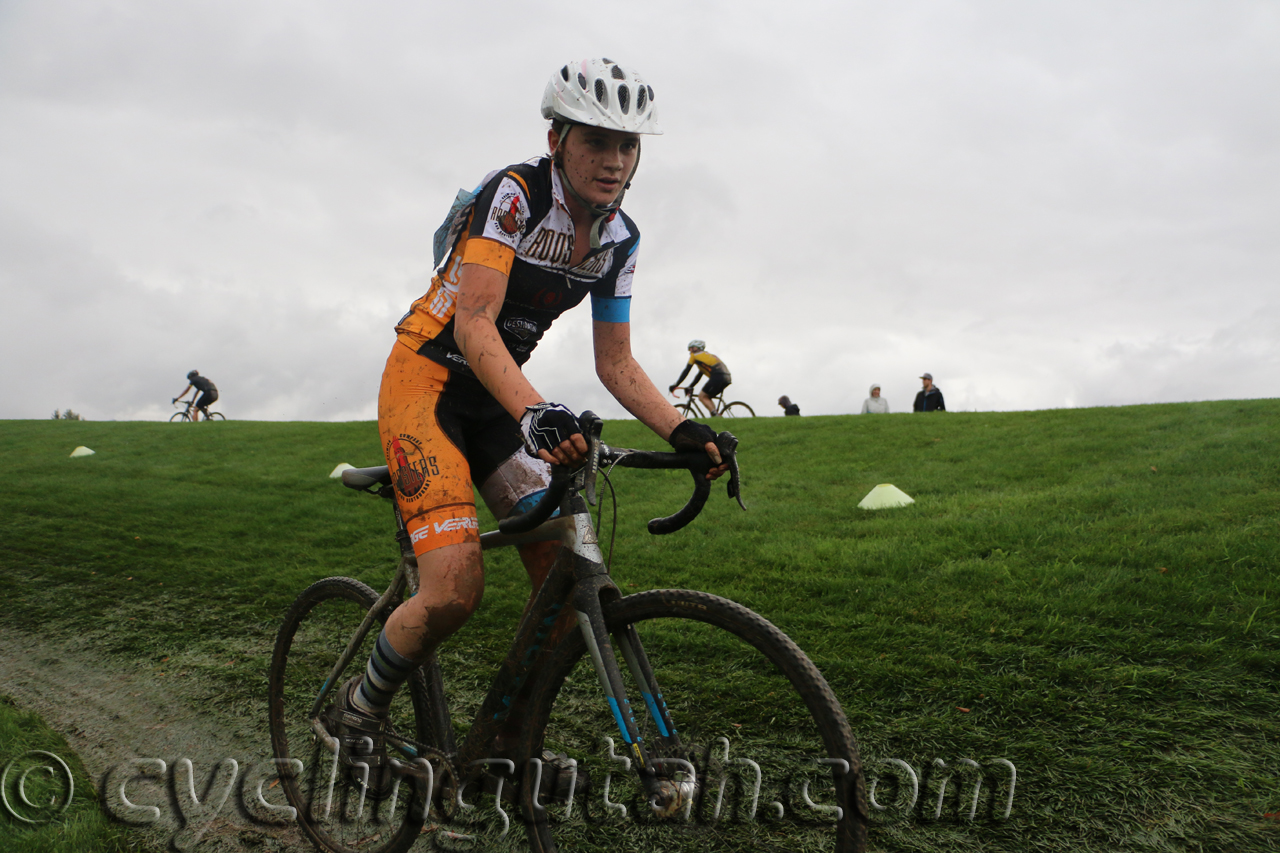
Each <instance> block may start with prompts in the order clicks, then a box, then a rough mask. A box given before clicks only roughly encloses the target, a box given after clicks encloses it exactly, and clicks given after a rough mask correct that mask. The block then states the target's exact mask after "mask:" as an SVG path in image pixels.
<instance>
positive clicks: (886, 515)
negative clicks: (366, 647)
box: [0, 400, 1280, 851]
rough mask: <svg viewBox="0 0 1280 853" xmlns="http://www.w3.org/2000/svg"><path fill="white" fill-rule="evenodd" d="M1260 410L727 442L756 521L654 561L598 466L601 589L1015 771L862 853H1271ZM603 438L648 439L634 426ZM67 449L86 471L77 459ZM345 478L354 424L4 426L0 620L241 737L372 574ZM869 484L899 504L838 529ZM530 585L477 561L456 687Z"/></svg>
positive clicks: (371, 441) (908, 755) (904, 421)
mask: <svg viewBox="0 0 1280 853" xmlns="http://www.w3.org/2000/svg"><path fill="white" fill-rule="evenodd" d="M1278 418H1280V401H1275V400H1257V401H1226V402H1217V403H1196V404H1176V405H1153V406H1138V407H1124V408H1114V409H1075V410H1055V411H1043V412H1018V413H949V414H945V415H929V416H913V415H889V416H877V417H851V416H844V417H806V418H788V419H781V418H768V419H763V418H762V419H755V420H747V421H733V422H728V423H726V424H725V426H727V427H728V428H730V429H732V430H733V431H734V432H735V433H737V434H738V435H739V437H740V438H741V439H742V448H743V450H742V463H743V466H744V480H745V495H746V499H747V502H748V504H749V505H750V511H749V512H747V513H743V512H741V511H739V510H738V509H737V507H736V505H734V504H732V503H731V502H729V501H728V500H726V499H725V498H724V496H723V492H721V491H720V490H719V489H717V490H716V491H715V492H714V493H713V500H712V501H711V503H710V504H709V505H708V509H707V511H706V512H705V513H704V515H703V517H702V518H700V519H699V520H698V521H697V522H696V523H695V525H694V526H693V527H691V528H690V529H688V530H686V531H683V532H681V533H679V534H676V535H674V536H671V537H665V538H653V537H650V536H649V535H648V534H647V533H645V532H644V521H646V520H647V519H649V518H651V517H653V516H655V515H660V514H661V515H665V514H668V513H670V512H671V511H673V510H674V509H675V508H678V507H679V506H680V505H682V503H683V501H684V499H685V497H687V491H688V489H687V486H686V482H685V480H684V479H683V477H681V476H677V475H674V474H670V473H662V472H638V471H636V472H633V471H627V472H619V473H618V474H616V475H615V478H614V479H615V484H616V486H617V490H618V495H619V520H618V530H617V545H616V549H615V557H614V575H615V578H616V579H617V581H618V583H619V585H620V586H622V587H623V589H624V590H628V589H633V588H634V589H644V588H651V587H671V586H688V587H693V588H700V589H705V590H707V591H710V592H715V593H717V594H720V595H724V596H727V597H729V598H734V599H736V600H739V601H742V602H743V603H745V604H747V605H748V606H750V607H752V608H754V609H756V610H758V611H759V612H761V613H762V614H764V615H766V616H767V617H768V618H770V619H772V620H773V621H774V622H776V623H777V624H779V625H780V626H781V627H783V628H784V629H785V630H786V631H787V632H788V633H789V634H791V635H792V636H793V637H794V638H795V639H796V640H797V642H799V643H800V645H801V646H802V647H803V648H805V649H806V651H808V652H809V653H810V655H811V656H812V657H813V658H814V660H815V662H817V663H818V665H819V666H820V668H822V669H823V671H824V673H825V674H826V675H827V677H828V679H829V681H830V682H831V683H832V686H833V687H834V688H835V690H836V692H837V694H838V695H839V696H840V698H841V700H842V701H843V702H844V704H845V708H846V711H847V713H848V714H849V717H850V721H851V723H852V725H853V728H854V731H855V733H856V734H857V735H858V736H859V738H860V740H861V742H862V744H863V749H864V753H865V754H866V755H867V756H868V757H869V758H871V759H876V758H891V757H892V758H901V759H903V760H906V761H908V763H910V764H912V766H914V767H915V768H916V770H917V771H918V772H919V771H920V770H921V768H923V767H926V766H927V765H928V764H929V763H930V762H932V761H933V759H934V758H943V759H945V760H947V761H948V762H954V761H955V760H957V759H959V758H962V757H970V758H974V759H976V760H982V761H985V760H990V759H994V758H1005V759H1007V760H1010V761H1012V762H1013V763H1015V764H1016V765H1017V767H1018V771H1019V786H1018V792H1017V797H1016V798H1015V802H1014V811H1013V815H1012V816H1011V818H1010V819H1009V820H1007V821H979V822H977V823H974V824H970V823H968V822H967V821H965V820H963V819H962V818H960V817H958V816H957V812H958V811H959V809H958V807H957V806H958V804H957V803H956V802H955V801H950V802H949V803H948V807H947V809H945V810H944V815H943V817H942V818H941V819H939V820H934V819H932V810H931V808H930V809H923V810H922V808H917V809H916V811H915V813H913V814H909V815H904V814H901V813H898V812H895V811H893V810H890V811H888V812H886V813H884V814H877V818H876V819H877V829H876V831H875V834H874V836H873V837H874V839H875V841H876V844H877V845H878V846H879V847H880V848H881V849H885V850H895V851H897V850H903V851H905V850H930V851H933V850H939V851H940V850H951V849H957V848H962V849H983V850H1010V851H1014V850H1019V851H1021V850H1066V849H1072V850H1077V849H1098V850H1198V849H1204V850H1226V849H1233V850H1265V849H1276V848H1277V847H1280V822H1277V821H1275V820H1274V819H1272V818H1268V817H1266V816H1265V815H1267V814H1270V813H1276V812H1280V793H1277V792H1278V791H1280V723H1278V722H1277V713H1276V712H1277V709H1280V616H1278V611H1277V607H1276V594H1277V591H1280V583H1278V580H1280V570H1278V569H1277V566H1280V559H1277V558H1280V544H1277V543H1278V537H1277V534H1278V533H1280V527H1278V526H1280V460H1277V459H1276V457H1275V453H1274V447H1275V444H1276V438H1277V435H1278V430H1277V426H1276V425H1277V423H1278V422H1280V420H1278ZM605 439H606V441H608V442H610V443H611V444H615V445H619V446H640V447H650V448H656V447H658V446H659V442H658V440H657V439H656V438H654V437H653V436H652V435H648V434H646V432H645V431H644V430H643V428H642V427H640V426H639V425H638V424H636V423H634V422H612V423H610V424H609V425H608V426H607V427H606V431H605ZM80 444H83V445H87V446H88V447H91V448H93V449H94V450H95V451H97V455H96V456H93V457H88V458H84V459H68V458H67V454H69V453H70V451H71V449H72V448H74V447H75V446H77V445H80ZM343 461H346V462H350V463H352V464H355V465H366V464H377V463H378V462H379V461H380V452H379V448H378V440H377V431H376V427H375V426H374V425H373V424H369V423H346V424H317V423H263V422H242V423H237V422H228V423H217V424H198V425H193V424H188V425H183V424H173V425H171V424H154V423H94V422H75V421H71V422H64V421H7V422H0V464H2V465H3V470H4V471H5V472H6V481H7V482H6V487H5V489H4V490H2V491H0V519H2V520H0V534H2V536H3V538H2V543H3V545H4V548H3V549H0V572H2V573H3V576H4V577H5V578H6V580H7V582H6V585H7V587H8V592H7V595H6V596H4V597H3V603H0V618H2V619H3V620H4V621H5V623H6V624H9V625H12V626H20V627H24V628H26V629H28V630H32V631H37V632H38V631H46V632H61V631H66V630H77V631H82V632H86V633H88V634H89V635H91V636H93V637H94V640H95V643H96V644H97V645H98V646H99V647H100V648H101V649H102V652H103V654H110V655H116V656H120V657H123V658H126V659H128V660H131V661H136V662H137V665H138V666H154V665H155V661H158V660H160V659H161V658H162V657H168V658H172V659H173V661H174V663H181V666H182V668H183V669H185V671H187V672H190V673H193V674H194V675H195V676H196V677H200V678H205V679H208V680H209V682H210V684H212V685H217V686H218V687H219V690H218V691H217V695H218V700H217V702H216V706H217V708H218V709H219V712H220V713H225V714H231V715H236V716H244V717H248V718H254V719H261V718H263V717H264V715H265V712H264V710H263V703H262V702H261V696H260V694H261V688H262V684H263V683H264V682H265V667H266V660H265V654H266V652H267V650H268V649H269V646H270V642H271V639H272V636H273V634H274V630H275V623H276V621H277V620H278V618H279V615H280V614H281V612H282V611H283V610H284V608H285V607H286V606H287V605H288V602H289V601H290V600H291V599H292V597H293V595H295V594H296V593H297V592H298V591H299V590H301V589H302V587H303V586H305V585H306V584H307V583H309V582H310V581H311V580H314V579H316V578H318V577H323V576H325V575H333V574H347V575H353V576H356V577H360V578H362V579H364V580H366V581H367V582H369V583H371V584H373V585H374V586H377V585H379V584H380V583H385V580H386V578H387V577H388V575H389V561H390V558H391V556H392V555H393V554H394V546H393V544H392V542H391V540H390V528H391V522H390V512H389V509H388V508H387V507H385V506H382V505H380V503H379V502H378V501H376V500H374V499H371V498H368V497H366V496H363V495H358V494H355V493H351V492H348V491H347V490H344V489H342V488H341V487H340V486H339V485H337V484H336V483H335V482H334V481H331V480H329V479H328V478H327V474H328V473H329V471H330V470H331V469H332V468H333V467H334V465H336V464H337V463H338V462H343ZM881 482H891V483H894V484H895V485H897V486H898V487H899V488H902V489H903V490H904V491H906V492H907V493H908V494H910V495H912V496H913V497H914V498H915V499H916V504H915V505H913V506H911V507H907V508H904V509H900V510H892V511H884V512H878V513H868V512H864V511H861V510H858V509H856V503H857V501H858V500H859V499H861V497H862V496H863V495H864V494H865V493H866V492H867V491H868V490H870V489H871V488H872V487H873V486H874V485H876V484H877V483H881ZM608 512H609V511H608V509H607V508H606V517H607V516H608ZM485 522H487V525H488V526H492V521H491V520H487V519H484V518H483V513H482V526H484V523H485ZM526 593H527V590H526V588H525V582H524V580H523V572H522V571H521V569H520V568H519V566H518V565H517V563H516V561H515V560H514V559H513V556H512V555H506V554H496V555H494V558H493V559H492V560H491V561H490V565H489V580H488V588H487V592H486V600H485V603H484V605H483V607H482V609H481V611H480V612H479V613H477V614H476V616H475V618H474V619H473V621H472V624H471V625H469V626H468V628H467V629H466V630H465V631H464V632H463V634H462V635H460V636H459V638H458V639H457V641H456V642H455V643H453V644H452V646H451V648H450V661H449V665H450V666H452V667H454V668H455V670H456V671H457V672H459V673H472V672H476V671H477V669H476V667H475V662H476V661H495V660H496V659H497V658H498V657H499V656H500V655H501V653H502V651H503V645H504V643H505V640H506V638H507V633H506V632H509V631H510V626H511V625H512V624H514V620H515V618H516V616H517V615H518V613H519V610H520V607H521V605H522V603H523V600H524V596H525V594H526ZM232 659H234V660H235V661H236V663H235V664H234V665H227V661H228V660H232ZM171 666H172V664H171ZM174 668H175V669H176V668H177V667H174ZM481 671H485V672H487V671H488V670H485V669H484V668H483V667H482V668H481ZM486 678H487V676H477V677H476V678H475V681H476V682H477V683H480V682H484V681H485V680H486ZM463 692H464V693H465V691H463ZM472 693H473V694H474V690H473V691H472ZM463 698H476V697H475V696H474V695H473V696H471V697H468V696H464V697H463ZM962 709H963V710H962ZM922 799H926V800H927V799H928V797H927V796H926V795H925V792H922Z"/></svg>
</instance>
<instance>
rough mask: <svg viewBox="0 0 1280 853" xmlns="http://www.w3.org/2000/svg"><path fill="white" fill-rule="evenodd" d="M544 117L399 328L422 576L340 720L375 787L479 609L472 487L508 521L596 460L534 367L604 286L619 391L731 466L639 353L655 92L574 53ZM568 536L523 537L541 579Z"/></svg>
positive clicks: (347, 754)
mask: <svg viewBox="0 0 1280 853" xmlns="http://www.w3.org/2000/svg"><path fill="white" fill-rule="evenodd" d="M542 116H543V118H546V119H550V122H551V125H550V128H549V129H548V131H547V147H548V149H549V153H548V154H547V155H545V156H542V157H537V158H534V159H533V160H530V161H528V162H525V163H521V164H517V165H514V166H508V167H506V168H504V169H501V170H499V171H497V172H493V173H491V174H490V175H489V177H487V178H486V179H485V180H484V181H482V182H481V184H480V186H479V187H477V189H476V192H475V193H474V194H470V193H460V194H459V198H458V201H457V202H455V206H454V209H453V210H451V211H450V217H449V218H448V219H446V222H445V224H444V225H442V226H441V231H440V232H438V236H439V235H443V236H442V239H443V240H444V241H445V244H444V245H443V248H441V249H440V250H439V251H440V254H441V256H442V258H443V259H444V263H443V264H442V265H440V266H439V271H438V272H437V274H436V275H435V277H434V278H433V279H432V281H431V287H430V289H429V290H428V291H427V293H426V295H425V296H423V297H422V298H421V299H419V300H418V301H416V302H414V303H413V306H412V307H411V308H410V310H409V312H408V313H407V314H405V316H404V317H403V318H401V320H400V323H399V325H397V326H396V332H397V337H396V342H395V344H394V345H393V346H392V350H391V355H390V357H389V358H388V359H387V366H386V370H385V372H384V373H383V375H382V387H381V391H380V392H379V396H378V430H379V432H380V434H381V438H382V442H383V449H384V452H385V454H386V458H387V464H388V465H389V466H390V468H391V472H392V478H393V483H394V486H395V497H396V501H397V503H398V504H399V508H400V512H401V514H402V515H403V518H404V522H405V528H406V529H407V531H408V533H409V538H410V540H411V541H412V543H413V550H414V553H415V554H416V555H417V558H418V573H419V578H420V584H421V585H420V587H419V592H418V594H417V595H415V596H414V597H412V598H410V599H409V600H408V601H406V602H404V603H403V604H401V605H400V606H399V607H398V608H396V610H395V612H393V613H392V614H391V616H390V617H389V618H388V619H387V621H386V624H385V627H384V629H383V631H382V633H381V634H380V635H379V636H378V639H377V641H376V643H375V646H374V650H373V653H372V654H371V656H370V658H369V662H368V665H367V668H366V670H365V673H364V674H363V675H361V676H356V677H355V678H352V679H350V680H349V681H347V682H346V683H345V684H343V685H341V687H340V688H339V689H338V695H337V698H336V700H335V704H334V708H333V711H332V713H331V714H330V715H327V716H329V717H330V718H331V722H330V725H332V726H334V729H335V734H337V736H338V741H339V744H340V746H339V757H340V759H341V760H342V761H343V763H344V764H345V766H346V767H347V768H348V773H349V774H350V775H352V776H353V777H354V778H355V779H357V780H358V779H360V777H361V773H360V772H359V769H358V768H357V766H356V765H357V763H358V762H365V763H367V764H368V766H369V777H368V778H369V782H368V785H367V788H366V793H368V794H369V795H371V796H374V797H381V796H385V795H387V794H388V792H389V790H390V788H391V773H390V772H389V765H388V759H387V754H386V744H385V741H384V740H383V737H384V735H383V726H384V722H385V719H386V712H387V709H388V708H389V707H390V704H391V699H392V696H393V694H394V693H395V691H396V690H397V689H398V688H399V687H400V686H401V685H402V684H403V683H404V682H405V681H406V680H407V679H408V677H409V675H410V673H411V672H412V671H413V669H414V668H416V667H417V666H418V664H419V663H420V662H422V661H424V660H425V659H426V658H427V657H428V656H429V655H430V653H431V652H432V651H433V650H434V649H435V648H436V647H437V646H438V645H439V644H440V643H441V642H442V641H443V640H445V639H446V638H447V637H449V636H450V635H451V634H453V633H454V632H455V631H457V630H458V629H459V628H461V627H462V625H463V624H464V623H465V622H466V621H467V619H468V618H469V617H470V616H471V614H472V612H473V611H474V610H475V609H476V607H477V606H479V604H480V598H481V595H482V593H483V591H484V566H483V563H482V561H481V555H480V542H479V531H478V524H477V522H476V508H475V499H474V497H473V492H472V484H473V483H474V484H475V485H476V486H477V487H478V490H479V492H480V495H481V497H482V498H484V500H485V502H486V503H487V504H488V506H489V509H490V510H491V511H492V512H493V514H494V516H495V517H497V518H499V519H501V518H506V517H507V516H508V515H512V514H517V513H520V512H524V511H525V510H526V509H528V508H529V507H531V506H532V505H533V504H534V503H536V502H537V500H538V499H539V498H540V497H541V495H542V493H543V492H545V491H546V487H547V484H548V482H549V480H550V476H549V467H548V465H549V463H558V464H561V465H580V464H582V463H583V462H584V459H585V454H586V453H587V450H588V445H587V441H586V439H585V438H584V437H583V436H582V434H581V428H580V427H579V424H578V420H577V417H576V416H575V415H574V413H573V412H572V411H570V409H569V408H567V407H566V406H563V405H561V404H559V403H552V402H548V401H547V400H546V399H544V398H543V396H542V395H541V394H539V393H538V391H537V390H536V389H535V388H534V387H533V385H531V384H530V382H529V380H528V379H526V378H525V375H524V373H522V372H521V370H520V367H521V365H523V364H524V363H525V362H526V361H527V360H528V359H529V356H530V353H531V351H532V350H533V348H534V347H535V346H536V345H537V343H538V341H539V339H540V338H541V337H542V335H543V333H544V332H546V330H547V328H548V327H549V326H550V325H551V323H552V321H553V320H555V319H556V318H557V317H559V316H560V315H561V314H562V313H564V312H565V311H567V310H569V309H570V308H572V307H574V306H575V305H577V304H578V303H580V302H581V301H583V300H584V299H585V298H586V297H587V295H588V294H590V296H591V313H592V334H593V337H594V344H595V369H596V375H597V376H599V377H600V380H601V382H603V383H604V386H605V387H606V388H607V389H608V390H609V392H610V393H611V394H613V396H614V398H615V399H617V400H618V402H619V403H621V404H622V406H623V407H624V408H626V409H627V411H629V412H631V413H632V414H633V415H635V416H636V417H637V418H638V419H639V420H640V421H641V422H643V423H644V424H645V425H646V426H648V427H649V428H650V429H652V430H653V431H654V432H655V433H657V434H658V435H659V436H660V437H661V438H663V439H665V440H667V441H668V442H669V443H670V444H671V446H672V447H674V448H676V449H677V450H705V452H706V453H707V455H708V456H710V457H711V459H712V461H713V462H715V463H716V465H717V467H715V468H713V469H712V470H711V472H710V473H709V474H708V478H709V479H714V478H715V477H718V476H719V475H720V474H722V473H724V471H725V469H726V467H727V466H726V465H724V464H721V459H720V453H719V451H718V449H717V448H716V445H715V443H714V439H715V433H714V431H713V430H712V429H711V428H710V427H708V426H706V425H704V424H700V423H696V422H694V421H690V420H686V419H685V418H684V417H683V416H682V415H680V413H679V412H677V411H676V410H675V409H674V408H673V407H672V405H671V404H670V403H669V402H667V400H666V398H665V397H664V396H663V395H662V392H661V391H659V390H658V389H657V388H655V387H654V385H653V382H652V381H651V380H650V379H649V377H648V376H646V375H645V373H644V371H643V370H642V369H641V367H640V365H639V364H638V363H637V362H636V360H635V358H634V357H633V356H632V352H631V326H630V322H629V310H630V304H631V285H632V275H633V273H634V270H635V264H636V249H637V247H638V244H639V240H640V233H639V230H638V229H637V228H636V224H635V222H633V221H632V220H631V218H630V217H629V216H627V215H626V214H625V213H624V212H623V211H622V210H621V203H622V197H623V193H624V191H625V190H626V189H627V187H628V186H630V181H631V179H632V178H633V177H634V176H635V171H636V164H637V163H638V161H639V159H640V136H641V134H658V133H660V131H659V129H658V126H657V122H656V117H655V114H654V110H653V89H652V88H650V87H649V86H648V85H647V84H646V83H645V82H644V81H643V80H641V78H640V77H639V75H638V74H636V72H635V71H634V70H633V69H631V68H629V67H622V66H619V65H618V64H616V63H614V62H612V61H610V60H607V59H590V60H585V61H581V62H577V61H575V62H571V63H569V64H568V65H565V66H563V67H562V68H559V69H556V71H555V72H554V73H553V74H552V75H551V80H550V82H549V83H548V84H547V86H546V89H545V92H544V94H543V98H542ZM486 132H488V131H486ZM558 548H559V546H558V544H556V543H534V544H530V545H525V546H522V547H521V549H520V556H521V559H522V561H523V562H524V566H525V570H526V572H527V573H528V575H529V580H530V581H531V583H532V584H533V588H534V591H535V592H536V590H537V588H538V587H539V586H540V585H541V583H542V581H543V580H544V579H545V578H546V575H547V572H548V571H549V570H550V568H551V564H552V562H553V561H554V558H555V555H556V552H557V550H558ZM339 721H340V722H339Z"/></svg>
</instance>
